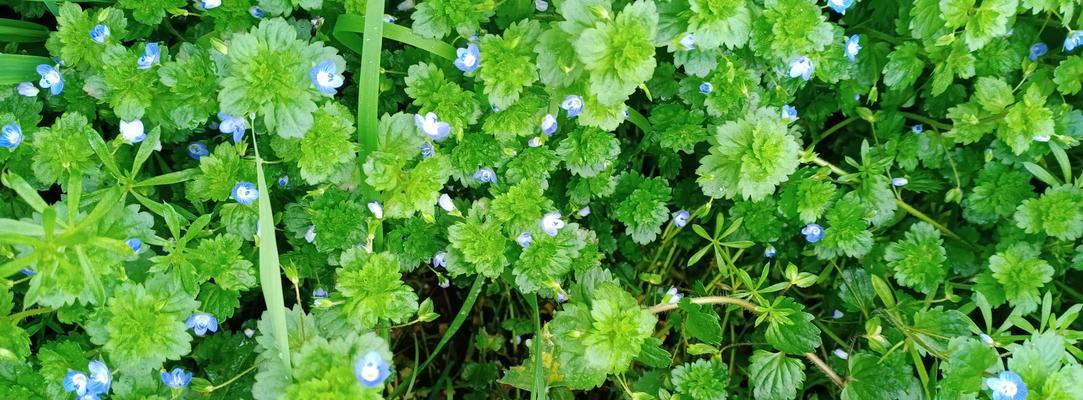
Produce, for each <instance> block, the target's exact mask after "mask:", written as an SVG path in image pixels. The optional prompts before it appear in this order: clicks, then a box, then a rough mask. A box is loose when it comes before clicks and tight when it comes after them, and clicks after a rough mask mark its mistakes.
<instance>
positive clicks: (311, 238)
mask: <svg viewBox="0 0 1083 400" xmlns="http://www.w3.org/2000/svg"><path fill="white" fill-rule="evenodd" d="M305 241H306V242H309V243H312V242H315V241H316V225H309V226H308V230H306V231H305Z"/></svg>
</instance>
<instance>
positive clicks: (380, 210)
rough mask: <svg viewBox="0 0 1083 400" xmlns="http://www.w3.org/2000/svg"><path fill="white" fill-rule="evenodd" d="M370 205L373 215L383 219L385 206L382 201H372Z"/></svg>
mask: <svg viewBox="0 0 1083 400" xmlns="http://www.w3.org/2000/svg"><path fill="white" fill-rule="evenodd" d="M368 207H369V212H371V213H372V216H374V217H376V219H383V218H384V206H381V205H380V202H378V201H370V202H369V204H368Z"/></svg>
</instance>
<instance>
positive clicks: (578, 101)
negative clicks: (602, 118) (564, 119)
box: [560, 94, 583, 118]
mask: <svg viewBox="0 0 1083 400" xmlns="http://www.w3.org/2000/svg"><path fill="white" fill-rule="evenodd" d="M560 108H563V109H564V111H567V112H568V118H575V117H576V116H577V115H579V113H581V112H583V98H582V97H579V96H576V95H574V94H569V95H567V96H565V97H564V101H562V102H560Z"/></svg>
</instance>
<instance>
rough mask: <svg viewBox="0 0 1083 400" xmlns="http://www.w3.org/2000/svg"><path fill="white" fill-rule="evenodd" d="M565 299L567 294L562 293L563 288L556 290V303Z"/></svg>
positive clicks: (566, 299)
mask: <svg viewBox="0 0 1083 400" xmlns="http://www.w3.org/2000/svg"><path fill="white" fill-rule="evenodd" d="M565 301H568V294H567V293H564V291H563V290H562V291H559V292H557V303H563V302H565ZM527 341H530V339H527Z"/></svg>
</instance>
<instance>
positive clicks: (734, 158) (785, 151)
mask: <svg viewBox="0 0 1083 400" xmlns="http://www.w3.org/2000/svg"><path fill="white" fill-rule="evenodd" d="M715 141H716V143H715V144H714V145H712V146H711V149H710V154H709V155H707V156H706V157H704V158H703V159H701V160H700V166H699V168H697V169H696V174H697V175H699V179H698V180H697V181H698V182H699V184H700V187H701V188H702V189H703V193H704V194H705V195H708V196H710V197H714V198H723V197H724V198H727V199H732V198H736V197H741V198H744V199H748V200H760V199H762V198H764V197H767V196H768V195H770V194H771V193H773V192H774V191H775V187H776V186H777V185H778V184H779V183H782V182H785V181H786V180H787V179H788V178H789V176H790V174H792V173H793V172H794V171H795V170H797V165H798V164H799V152H800V150H799V147H800V144H799V143H798V141H797V139H796V138H795V137H794V135H792V134H790V132H789V128H788V127H787V126H786V123H785V122H783V120H782V118H780V117H779V113H778V112H777V111H776V110H774V109H768V108H761V109H759V110H756V111H755V112H754V113H751V114H750V115H748V116H746V117H745V118H743V119H741V120H739V121H730V122H726V123H725V124H723V125H721V126H719V127H718V133H717V135H716V136H715Z"/></svg>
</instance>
